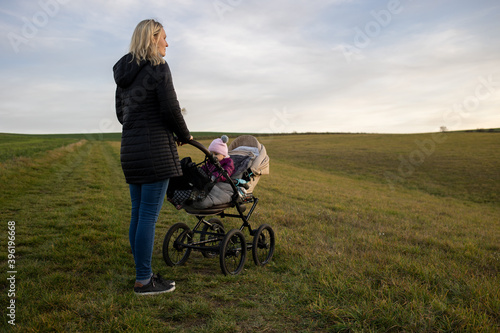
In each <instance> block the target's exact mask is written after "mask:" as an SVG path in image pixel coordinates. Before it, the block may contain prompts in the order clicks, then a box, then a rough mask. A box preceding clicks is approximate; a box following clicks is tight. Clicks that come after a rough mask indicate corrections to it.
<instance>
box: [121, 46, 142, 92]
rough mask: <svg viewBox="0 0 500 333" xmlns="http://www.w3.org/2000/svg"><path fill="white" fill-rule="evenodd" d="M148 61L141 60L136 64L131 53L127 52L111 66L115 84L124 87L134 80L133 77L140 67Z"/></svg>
mask: <svg viewBox="0 0 500 333" xmlns="http://www.w3.org/2000/svg"><path fill="white" fill-rule="evenodd" d="M147 63H148V62H147V61H145V60H143V61H141V63H140V64H137V62H136V61H135V60H133V57H132V54H131V53H128V54H126V55H124V56H123V57H122V58H121V59H120V60H118V62H117V63H116V64H115V65H114V66H113V74H114V77H115V82H116V84H117V85H118V86H119V87H121V88H126V87H128V86H130V85H131V84H132V82H134V79H135V77H136V76H137V74H139V72H140V71H141V69H142V68H143V67H144V66H145V65H146V64H147Z"/></svg>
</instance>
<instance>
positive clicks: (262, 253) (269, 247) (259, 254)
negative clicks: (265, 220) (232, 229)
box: [252, 224, 275, 266]
mask: <svg viewBox="0 0 500 333" xmlns="http://www.w3.org/2000/svg"><path fill="white" fill-rule="evenodd" d="M274 242H275V239H274V231H273V229H272V228H271V227H270V226H269V225H267V224H263V225H261V226H260V227H259V229H257V231H256V232H255V234H254V236H253V242H252V256H253V261H254V263H255V265H257V266H264V265H265V264H267V263H268V262H269V261H271V258H272V257H273V253H274Z"/></svg>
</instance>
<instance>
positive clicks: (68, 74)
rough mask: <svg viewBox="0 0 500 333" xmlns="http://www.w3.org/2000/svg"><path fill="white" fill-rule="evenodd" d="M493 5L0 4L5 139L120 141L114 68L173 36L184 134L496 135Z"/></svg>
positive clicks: (498, 45) (59, 0) (498, 54)
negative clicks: (150, 33)
mask: <svg viewBox="0 0 500 333" xmlns="http://www.w3.org/2000/svg"><path fill="white" fill-rule="evenodd" d="M499 17H500V2H499V1H498V0H477V1H472V0H380V1H379V0H373V1H368V0H364V1H363V0H314V1H311V0H288V1H285V0H268V1H263V0H205V1H200V0H198V1H194V0H156V1H139V0H122V1H118V0H86V1H78V0H38V1H37V0H33V1H28V0H18V1H7V0H0V31H1V39H0V54H1V61H0V74H1V80H0V132H3V133H25V134H49V133H107V132H120V131H121V125H120V124H119V122H118V121H117V119H116V114H115V106H114V95H115V90H116V84H115V82H114V80H113V72H112V67H113V65H114V64H115V63H116V62H117V61H118V59H120V58H121V57H122V56H123V55H124V54H126V53H127V52H128V48H129V45H130V39H131V36H132V32H133V30H134V29H135V27H136V25H137V24H138V23H139V22H140V21H141V20H143V19H150V18H153V19H156V20H158V21H160V22H161V23H162V24H163V26H164V28H165V31H166V33H167V42H168V43H169V47H168V48H167V54H166V57H165V59H166V61H167V63H168V64H169V66H170V69H171V72H172V77H173V81H174V86H175V89H176V92H177V97H178V99H179V102H180V105H181V107H183V108H185V109H186V113H185V116H184V117H185V120H186V123H187V125H188V128H189V129H190V131H193V132H195V131H203V132H205V131H217V132H228V133H229V132H251V133H292V132H299V133H301V132H350V133H428V132H437V131H439V130H440V128H441V127H442V126H444V127H446V128H447V129H448V130H463V129H478V128H497V127H500V35H499V32H500V20H499V19H498V18H499Z"/></svg>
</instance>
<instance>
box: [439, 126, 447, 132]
mask: <svg viewBox="0 0 500 333" xmlns="http://www.w3.org/2000/svg"><path fill="white" fill-rule="evenodd" d="M439 130H440V131H441V132H443V133H444V132H448V128H447V127H446V126H441V127H439Z"/></svg>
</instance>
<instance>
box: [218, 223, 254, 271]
mask: <svg viewBox="0 0 500 333" xmlns="http://www.w3.org/2000/svg"><path fill="white" fill-rule="evenodd" d="M246 256H247V245H246V241H245V236H244V235H243V233H242V232H241V231H240V230H238V229H232V230H231V231H229V232H228V233H227V234H226V236H225V237H224V239H223V240H222V243H221V244H220V256H219V258H220V268H221V270H222V273H224V275H237V274H239V273H240V272H241V270H242V269H243V266H245V259H246Z"/></svg>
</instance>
